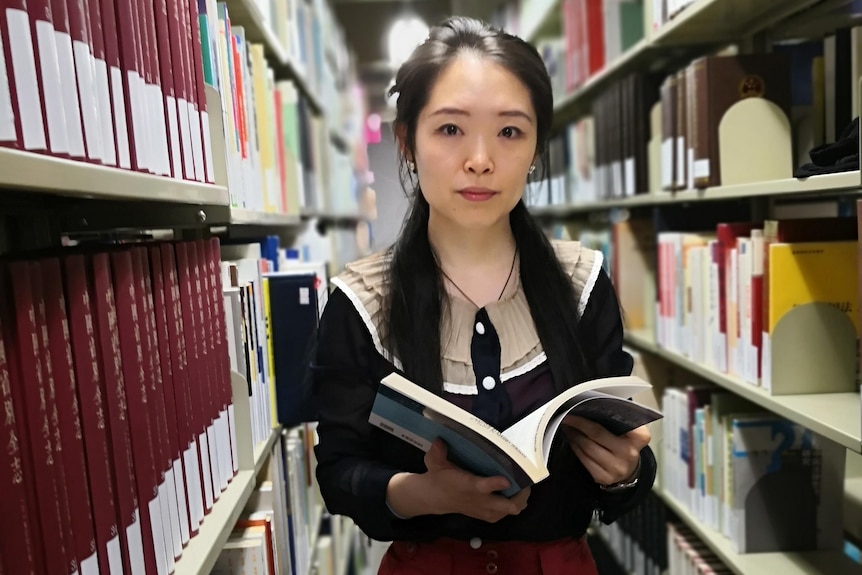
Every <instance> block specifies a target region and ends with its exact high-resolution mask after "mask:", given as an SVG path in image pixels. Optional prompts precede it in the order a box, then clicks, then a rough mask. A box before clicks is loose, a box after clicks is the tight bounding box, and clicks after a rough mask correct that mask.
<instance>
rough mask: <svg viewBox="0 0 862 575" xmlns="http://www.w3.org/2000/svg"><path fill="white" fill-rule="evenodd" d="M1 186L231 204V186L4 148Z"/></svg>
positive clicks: (118, 197)
mask: <svg viewBox="0 0 862 575" xmlns="http://www.w3.org/2000/svg"><path fill="white" fill-rule="evenodd" d="M0 188H6V189H12V190H16V191H24V192H39V193H49V194H59V195H64V196H73V197H78V198H89V199H101V200H131V201H154V202H172V203H181V204H199V205H218V206H227V205H228V202H229V199H228V192H227V188H224V187H222V186H216V185H213V184H202V183H196V182H188V181H185V180H176V179H174V178H169V177H165V176H154V175H152V174H142V173H140V172H132V171H129V170H123V169H120V168H111V167H107V166H100V165H96V164H91V163H88V162H78V161H73V160H66V159H63V158H55V157H53V156H48V155H44V154H34V153H32V152H23V151H20V150H11V149H8V148H0Z"/></svg>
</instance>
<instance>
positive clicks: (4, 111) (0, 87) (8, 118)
mask: <svg viewBox="0 0 862 575" xmlns="http://www.w3.org/2000/svg"><path fill="white" fill-rule="evenodd" d="M0 11H2V10H0ZM3 20H5V15H3V16H0V51H2V54H3V57H0V146H4V147H8V148H17V147H19V142H18V132H19V131H20V125H16V120H17V119H18V118H17V113H16V111H15V108H16V106H15V105H13V103H12V93H13V90H12V84H11V82H12V78H11V77H10V76H11V74H12V54H11V53H10V52H9V48H8V46H9V43H8V39H7V38H8V36H9V35H8V34H7V33H6V30H8V28H7V27H6V26H5V25H4V22H3Z"/></svg>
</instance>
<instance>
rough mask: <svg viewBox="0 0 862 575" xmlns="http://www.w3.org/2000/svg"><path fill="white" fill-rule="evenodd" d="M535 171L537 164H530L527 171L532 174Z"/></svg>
mask: <svg viewBox="0 0 862 575" xmlns="http://www.w3.org/2000/svg"><path fill="white" fill-rule="evenodd" d="M535 171H536V164H533V165H532V166H530V170H529V171H528V172H527V173H528V174H529V175H531V176H532V175H533V172H535Z"/></svg>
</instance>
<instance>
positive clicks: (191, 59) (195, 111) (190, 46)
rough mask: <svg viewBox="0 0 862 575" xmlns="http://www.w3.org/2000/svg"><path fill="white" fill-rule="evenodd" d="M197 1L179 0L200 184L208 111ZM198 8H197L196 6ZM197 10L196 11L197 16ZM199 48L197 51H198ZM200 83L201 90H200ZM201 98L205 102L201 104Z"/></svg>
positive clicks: (197, 173)
mask: <svg viewBox="0 0 862 575" xmlns="http://www.w3.org/2000/svg"><path fill="white" fill-rule="evenodd" d="M195 1H196V0H177V3H178V5H179V7H180V10H182V11H183V12H184V14H183V19H184V27H183V30H184V31H185V40H186V58H187V60H186V64H187V68H186V73H187V74H188V96H189V104H190V105H191V107H190V109H189V126H190V127H191V132H190V134H191V140H192V159H193V160H194V164H195V179H196V180H197V181H199V182H203V181H205V180H206V173H205V172H206V169H205V168H204V148H203V136H202V133H203V127H202V126H201V115H200V112H201V110H205V109H206V94H205V92H204V90H203V75H202V74H200V76H199V74H198V70H199V68H200V65H201V62H200V55H199V52H200V40H198V39H196V38H197V36H196V34H197V32H198V23H197V18H195V20H192V11H191V10H192V7H191V5H192V4H195ZM195 8H197V6H195ZM196 14H197V10H195V15H196ZM196 48H197V50H196ZM198 82H200V83H201V89H200V90H198ZM201 96H204V97H203V102H201V99H202V98H201Z"/></svg>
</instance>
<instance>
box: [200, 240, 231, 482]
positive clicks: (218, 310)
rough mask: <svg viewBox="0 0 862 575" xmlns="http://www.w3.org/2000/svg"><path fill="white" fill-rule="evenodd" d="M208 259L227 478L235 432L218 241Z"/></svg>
mask: <svg viewBox="0 0 862 575" xmlns="http://www.w3.org/2000/svg"><path fill="white" fill-rule="evenodd" d="M206 249H207V251H208V257H209V273H210V278H211V286H212V287H211V293H212V295H213V298H212V299H213V320H214V329H215V338H216V357H217V358H218V360H219V361H218V366H217V371H218V375H219V378H218V379H219V382H220V385H221V399H222V405H223V409H224V410H225V413H226V416H227V417H226V423H225V425H226V426H227V429H226V430H225V433H226V434H227V441H228V446H230V448H231V449H230V452H229V455H230V458H229V459H230V464H231V465H230V470H229V471H230V477H233V474H235V473H236V471H237V470H238V462H237V454H236V446H235V443H236V428H235V426H234V412H233V388H232V386H231V381H230V357H229V355H228V349H227V346H228V342H227V336H226V334H227V320H226V318H225V308H224V298H223V297H222V294H223V293H224V287H223V286H222V281H221V273H220V261H221V260H220V254H221V250H220V247H219V240H218V238H212V239H210V240H209V242H207V247H206Z"/></svg>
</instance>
